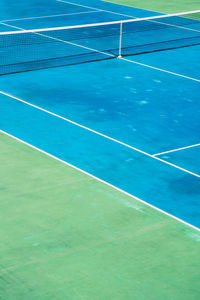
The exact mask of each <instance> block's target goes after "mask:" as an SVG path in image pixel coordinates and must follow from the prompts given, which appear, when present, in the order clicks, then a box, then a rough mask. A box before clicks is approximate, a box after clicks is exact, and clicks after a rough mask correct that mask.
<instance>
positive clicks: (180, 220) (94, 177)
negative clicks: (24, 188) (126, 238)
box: [0, 129, 200, 231]
mask: <svg viewBox="0 0 200 300" xmlns="http://www.w3.org/2000/svg"><path fill="white" fill-rule="evenodd" d="M0 132H1V133H3V134H5V135H7V136H9V137H11V138H13V139H15V140H17V141H19V142H21V143H23V144H25V145H27V146H29V147H31V148H32V149H35V150H37V151H39V152H41V153H43V154H45V155H47V156H49V157H51V158H53V159H55V160H57V161H59V162H61V163H63V164H65V165H67V166H69V167H71V168H73V169H75V170H77V171H79V172H81V173H83V174H85V175H87V176H90V177H91V178H93V179H95V180H97V181H99V182H101V183H103V184H105V185H107V186H109V187H111V188H113V189H115V190H117V191H119V192H121V193H122V194H124V195H127V196H129V197H131V198H132V199H134V200H137V201H138V202H140V203H142V204H144V205H146V206H149V207H151V208H152V209H154V210H156V211H158V212H160V213H163V214H164V215H167V216H168V217H170V218H172V219H174V220H176V221H178V222H180V223H182V224H184V225H186V226H189V227H191V228H193V229H195V230H197V231H200V228H198V227H196V226H194V225H192V224H190V223H188V222H186V221H184V220H182V219H180V218H177V217H175V216H174V215H172V214H169V213H168V212H166V211H164V210H162V209H160V208H158V207H156V206H154V205H152V204H150V203H148V202H146V201H144V200H142V199H140V198H138V197H137V196H134V195H132V194H130V193H128V192H126V191H124V190H122V189H120V188H118V187H116V186H114V185H112V184H111V183H109V182H106V181H104V180H102V179H100V178H98V177H96V176H94V175H92V174H91V173H88V172H86V171H84V170H82V169H80V168H78V167H76V166H74V165H72V164H70V163H68V162H66V161H64V160H62V159H60V158H58V157H56V156H54V155H52V154H50V153H48V152H46V151H44V150H42V149H40V148H38V147H35V146H33V145H31V144H29V143H27V142H25V141H23V140H21V139H19V138H17V137H16V136H14V135H12V134H10V133H8V132H6V131H4V130H1V129H0Z"/></svg>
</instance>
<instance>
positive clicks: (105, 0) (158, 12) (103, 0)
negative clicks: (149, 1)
mask: <svg viewBox="0 0 200 300" xmlns="http://www.w3.org/2000/svg"><path fill="white" fill-rule="evenodd" d="M101 1H102V2H105V3H110V4H115V5H121V6H123V7H124V8H126V7H128V8H136V9H139V10H144V11H145V10H146V11H149V12H152V13H157V14H160V15H166V14H167V13H161V12H160V11H155V10H150V9H146V8H140V7H135V6H129V5H127V4H120V3H115V2H111V1H109V0H101Z"/></svg>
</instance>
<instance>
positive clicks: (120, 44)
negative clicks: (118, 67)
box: [118, 22, 123, 58]
mask: <svg viewBox="0 0 200 300" xmlns="http://www.w3.org/2000/svg"><path fill="white" fill-rule="evenodd" d="M122 29H123V23H122V22H121V23H120V35H119V54H118V58H121V57H122Z"/></svg>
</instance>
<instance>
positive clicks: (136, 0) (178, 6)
mask: <svg viewBox="0 0 200 300" xmlns="http://www.w3.org/2000/svg"><path fill="white" fill-rule="evenodd" d="M108 2H113V3H118V4H123V5H128V6H133V7H137V8H142V9H148V10H153V11H157V12H162V13H178V12H184V11H192V10H199V9H200V2H199V0H190V1H188V0H168V1H166V0H143V1H141V0H109V1H108Z"/></svg>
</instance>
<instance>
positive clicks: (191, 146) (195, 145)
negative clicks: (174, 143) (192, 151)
mask: <svg viewBox="0 0 200 300" xmlns="http://www.w3.org/2000/svg"><path fill="white" fill-rule="evenodd" d="M198 146H200V143H199V144H194V145H190V146H186V147H181V148H177V149H173V150H169V151H165V152H160V153H155V154H152V156H158V155H162V154H166V153H171V152H176V151H180V150H185V149H189V148H194V147H198Z"/></svg>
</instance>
